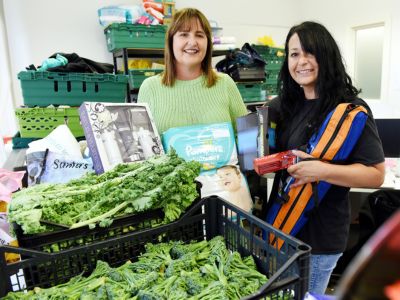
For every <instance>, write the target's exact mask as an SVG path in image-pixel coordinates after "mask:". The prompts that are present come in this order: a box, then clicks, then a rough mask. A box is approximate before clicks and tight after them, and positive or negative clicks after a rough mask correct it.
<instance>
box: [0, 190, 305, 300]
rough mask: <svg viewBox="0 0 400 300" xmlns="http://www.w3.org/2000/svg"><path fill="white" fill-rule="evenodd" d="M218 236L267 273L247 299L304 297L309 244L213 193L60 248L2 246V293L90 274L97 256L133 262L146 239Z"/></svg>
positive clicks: (117, 263)
mask: <svg viewBox="0 0 400 300" xmlns="http://www.w3.org/2000/svg"><path fill="white" fill-rule="evenodd" d="M260 231H263V232H264V234H265V236H266V238H267V239H268V238H270V237H271V236H273V237H278V238H280V239H283V240H284V241H285V243H284V244H283V246H282V247H281V249H279V250H278V249H277V248H274V247H273V246H271V245H270V244H269V243H268V242H266V241H265V240H263V239H262V238H261V234H260ZM217 235H221V236H223V237H224V238H225V243H226V246H227V248H228V249H230V250H232V251H238V252H239V253H240V254H241V255H242V256H248V255H252V256H253V257H254V259H255V261H256V264H257V267H258V269H259V271H260V272H262V273H263V274H265V275H267V277H268V278H269V280H268V281H267V283H266V284H265V285H264V286H262V288H261V289H260V290H259V291H258V292H257V293H256V294H253V295H251V296H249V297H246V299H265V298H266V297H267V296H269V297H271V299H275V298H272V297H277V298H276V299H278V298H279V299H303V297H304V295H305V293H306V291H307V288H308V280H309V279H308V273H309V253H310V247H309V246H307V245H306V244H304V243H302V242H300V241H299V240H296V239H295V238H293V237H290V236H288V235H286V234H284V233H282V232H281V231H278V230H277V229H275V228H273V227H272V226H271V225H269V224H267V223H265V222H263V221H261V220H260V219H258V218H256V217H254V216H252V215H249V214H248V213H246V212H244V211H243V210H241V209H239V208H237V207H236V206H232V205H230V204H228V203H227V202H225V201H224V200H222V199H220V198H218V197H216V196H211V197H208V198H204V199H202V200H201V201H200V202H198V203H196V204H195V205H194V206H193V207H191V209H190V210H189V211H188V212H187V213H186V214H185V215H184V216H183V217H181V218H180V219H179V220H178V221H176V222H173V223H170V224H167V225H163V226H159V227H156V228H153V229H148V230H143V231H136V232H132V233H129V234H127V235H124V236H121V237H115V238H112V239H108V240H106V241H101V242H96V243H92V244H90V245H87V246H81V247H76V248H72V249H69V250H65V251H62V252H58V253H51V254H50V253H43V252H40V251H35V250H29V249H23V248H16V247H12V246H2V247H0V276H1V278H2V280H1V282H0V296H4V295H5V294H6V293H7V292H9V291H13V290H14V291H20V290H24V289H25V288H27V289H32V288H34V287H37V286H40V287H50V286H54V285H57V284H60V283H64V282H66V281H68V280H69V279H70V278H71V277H73V276H76V275H78V274H81V273H82V272H84V273H85V274H89V273H90V272H91V271H92V270H93V269H94V268H95V266H96V261H97V260H104V261H107V262H108V263H109V264H110V265H111V266H112V267H117V266H120V265H121V264H123V263H125V262H126V261H127V260H132V261H135V260H136V259H137V257H138V256H139V255H140V254H141V253H143V252H144V246H145V244H146V243H149V242H151V243H157V242H167V241H170V240H182V241H186V242H188V241H191V240H197V241H200V240H204V239H207V240H210V239H212V238H213V237H215V236H217ZM5 252H12V253H18V254H20V255H23V256H24V259H23V260H21V261H20V262H17V263H13V264H6V262H5V258H4V253H5ZM21 270H22V271H21ZM17 273H18V274H17ZM12 276H13V277H14V278H13V279H12V278H11V277H12ZM13 280H14V281H13ZM25 286H26V287H25Z"/></svg>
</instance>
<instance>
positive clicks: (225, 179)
mask: <svg viewBox="0 0 400 300" xmlns="http://www.w3.org/2000/svg"><path fill="white" fill-rule="evenodd" d="M162 142H163V146H164V149H165V151H167V152H168V151H169V150H170V149H171V147H172V148H174V149H175V150H176V152H177V153H178V155H179V156H180V157H182V158H184V159H185V160H196V161H198V162H200V163H201V164H202V170H201V173H200V176H199V177H198V178H197V180H198V181H199V182H201V183H202V188H201V196H202V197H207V196H211V195H217V196H219V197H221V198H224V199H225V200H227V201H228V202H230V203H232V204H234V205H236V206H238V207H240V208H242V209H243V210H245V211H247V212H248V211H251V209H252V200H251V196H250V192H249V189H248V186H247V182H246V180H245V178H244V176H243V174H242V173H241V172H240V170H239V168H238V165H237V164H238V157H237V151H236V143H235V137H234V132H233V128H232V125H231V123H229V122H226V123H217V124H207V125H193V126H186V127H177V128H171V129H169V130H167V131H166V132H164V133H163V135H162Z"/></svg>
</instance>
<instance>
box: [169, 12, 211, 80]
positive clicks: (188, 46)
mask: <svg viewBox="0 0 400 300" xmlns="http://www.w3.org/2000/svg"><path fill="white" fill-rule="evenodd" d="M173 52H174V57H175V62H176V67H177V74H178V77H179V74H182V73H185V71H190V72H191V73H192V74H194V76H199V75H201V74H202V68H201V63H202V61H203V60H204V58H205V56H206V53H207V36H206V34H205V32H204V30H203V28H202V27H201V25H200V22H199V20H197V19H192V20H191V21H190V23H188V24H186V26H182V28H180V29H179V30H178V31H177V32H176V33H175V35H174V36H173Z"/></svg>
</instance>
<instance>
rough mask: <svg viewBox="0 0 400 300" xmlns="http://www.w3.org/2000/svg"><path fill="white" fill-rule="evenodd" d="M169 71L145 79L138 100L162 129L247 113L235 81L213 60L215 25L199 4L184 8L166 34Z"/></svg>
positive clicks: (166, 62) (166, 65)
mask: <svg viewBox="0 0 400 300" xmlns="http://www.w3.org/2000/svg"><path fill="white" fill-rule="evenodd" d="M164 59H165V71H164V72H163V73H162V74H160V75H157V76H153V77H150V78H148V79H146V80H145V81H144V82H143V84H142V85H141V87H140V90H139V95H138V102H139V103H148V105H149V107H150V110H151V113H152V115H153V117H154V120H155V123H156V126H157V129H158V131H159V132H160V133H163V132H165V131H166V130H168V129H169V128H172V127H181V126H189V125H195V124H212V123H221V122H231V123H232V126H233V128H235V120H236V118H237V117H241V116H244V115H246V114H247V109H246V107H245V105H244V103H243V99H242V97H241V95H240V93H239V90H238V89H237V87H236V84H235V83H234V81H233V80H232V79H231V78H230V77H229V76H228V75H226V74H223V73H216V72H215V71H214V70H213V69H212V66H211V59H212V41H211V27H210V24H209V22H208V21H207V19H206V17H205V16H204V15H203V14H202V13H201V12H200V11H199V10H197V9H194V8H185V9H181V10H179V11H178V12H177V13H176V14H175V16H174V19H173V21H172V24H171V25H170V27H169V29H168V31H167V37H166V45H165V58H164Z"/></svg>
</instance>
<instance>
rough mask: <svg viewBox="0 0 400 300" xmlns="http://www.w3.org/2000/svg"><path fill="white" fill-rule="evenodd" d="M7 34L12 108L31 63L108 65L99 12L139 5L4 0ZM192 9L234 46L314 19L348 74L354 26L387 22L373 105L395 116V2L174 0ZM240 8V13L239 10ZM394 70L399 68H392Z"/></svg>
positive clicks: (398, 44) (398, 41)
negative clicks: (73, 58) (57, 56)
mask: <svg viewBox="0 0 400 300" xmlns="http://www.w3.org/2000/svg"><path fill="white" fill-rule="evenodd" d="M3 2H4V14H5V23H6V27H7V33H8V42H9V53H10V63H11V73H12V74H11V76H12V79H13V81H12V83H13V89H14V95H15V104H16V105H20V104H21V103H22V96H21V90H20V86H19V81H18V80H17V74H18V72H19V71H21V70H24V68H25V67H26V66H28V65H29V64H35V65H40V64H41V62H42V61H43V60H44V59H45V58H47V57H48V56H50V55H51V54H53V53H55V52H66V53H71V52H76V53H77V54H79V55H80V56H83V57H86V58H90V59H92V60H96V61H99V62H110V63H111V62H112V56H111V54H110V53H108V52H107V48H106V43H105V38H104V34H103V28H102V27H101V26H100V25H99V23H98V19H97V9H98V8H100V7H103V6H106V5H112V4H137V3H139V2H140V0H131V1H127V0H109V1H99V0H83V1H82V0H69V1H65V0H34V1H29V0H3ZM188 6H193V7H197V8H199V9H200V10H202V11H203V12H204V13H205V15H206V16H207V17H208V18H209V19H212V20H215V21H218V23H219V26H221V27H223V33H224V35H227V36H228V35H233V36H236V38H237V41H238V43H237V44H238V45H242V44H243V43H244V42H255V41H256V39H257V38H258V37H260V36H263V35H271V36H272V37H273V38H274V40H275V42H276V43H277V44H278V45H282V44H283V42H284V39H285V36H286V34H287V31H288V29H289V28H290V27H291V26H292V25H294V24H297V23H299V22H301V21H304V20H316V21H319V22H321V23H323V24H324V25H326V26H327V28H328V29H329V30H330V31H331V32H332V34H333V35H334V37H335V38H336V40H337V41H338V43H339V44H340V46H341V49H342V51H343V54H344V57H345V59H346V61H347V62H348V63H349V69H350V70H351V68H352V65H351V60H352V49H351V46H350V44H351V41H352V40H351V30H350V28H351V27H352V26H355V25H361V24H366V23H369V22H379V21H382V20H383V21H385V22H388V23H389V24H390V26H391V28H390V29H389V32H388V34H389V35H390V38H391V46H390V47H389V48H390V49H387V52H388V53H389V55H390V59H391V61H390V63H389V62H388V63H387V65H388V66H387V68H388V71H387V72H386V73H387V76H386V77H385V80H386V82H387V88H386V94H387V96H386V97H385V100H384V101H382V102H381V103H380V104H378V105H372V106H373V111H374V113H375V115H378V117H381V116H382V115H383V116H393V114H394V115H396V116H399V117H400V114H398V110H399V109H400V101H399V100H400V99H399V96H400V88H399V87H400V79H399V78H400V70H399V66H400V57H399V56H398V55H396V54H397V53H400V9H399V4H398V2H397V1H395V0H381V1H373V0H364V1H362V0H352V1H347V0H338V1H333V0H331V1H320V0H302V1H292V0H281V1H271V0H253V1H251V2H249V1H246V0H236V1H231V0H203V1H198V0H176V7H178V8H182V7H188ZM238 7H239V8H238ZM241 8H242V9H241ZM396 66H397V68H396Z"/></svg>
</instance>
